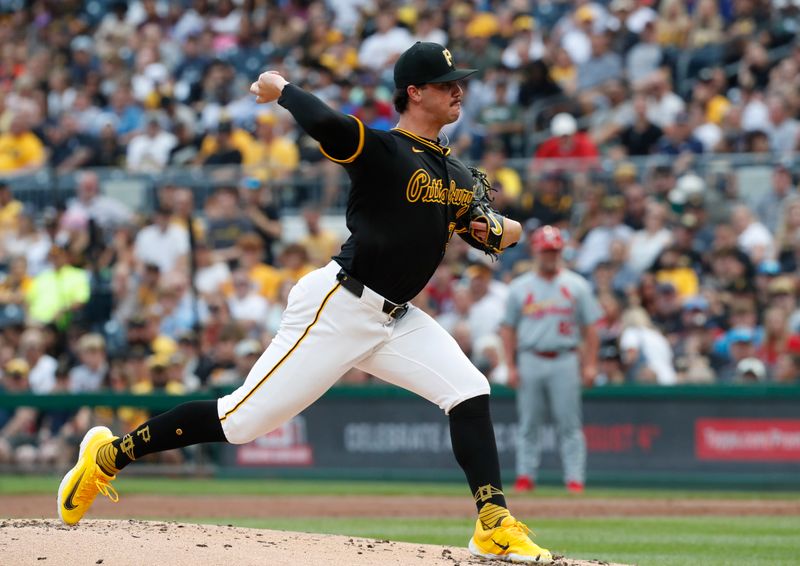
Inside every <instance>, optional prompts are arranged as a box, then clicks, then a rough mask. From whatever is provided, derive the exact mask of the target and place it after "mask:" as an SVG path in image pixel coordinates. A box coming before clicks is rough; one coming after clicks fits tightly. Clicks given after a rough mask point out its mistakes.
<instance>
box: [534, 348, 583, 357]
mask: <svg viewBox="0 0 800 566" xmlns="http://www.w3.org/2000/svg"><path fill="white" fill-rule="evenodd" d="M574 351H575V348H570V349H569V350H550V351H547V352H537V351H536V350H534V352H533V353H534V354H536V355H537V356H539V357H540V358H551V359H552V358H557V357H558V356H560V355H561V354H568V353H570V352H574Z"/></svg>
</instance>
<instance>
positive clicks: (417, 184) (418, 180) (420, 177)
mask: <svg viewBox="0 0 800 566" xmlns="http://www.w3.org/2000/svg"><path fill="white" fill-rule="evenodd" d="M430 182H431V176H430V175H429V174H428V172H427V171H425V169H417V170H416V171H414V174H413V175H411V179H409V180H408V186H407V187H406V199H408V202H417V201H418V200H419V197H420V195H421V194H422V191H423V190H424V189H425V188H426V187H427V186H428V183H430Z"/></svg>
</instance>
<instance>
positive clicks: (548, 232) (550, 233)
mask: <svg viewBox="0 0 800 566" xmlns="http://www.w3.org/2000/svg"><path fill="white" fill-rule="evenodd" d="M533 249H534V250H535V251H537V252H542V251H546V250H556V251H560V250H562V249H564V238H563V237H562V236H561V230H559V229H558V228H556V227H555V226H542V227H541V228H537V229H536V231H535V232H534V233H533Z"/></svg>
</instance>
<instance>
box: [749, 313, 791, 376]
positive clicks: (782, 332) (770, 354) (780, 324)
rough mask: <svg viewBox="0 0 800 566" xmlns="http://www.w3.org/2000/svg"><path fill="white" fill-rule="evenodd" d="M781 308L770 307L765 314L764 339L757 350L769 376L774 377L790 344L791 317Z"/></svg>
mask: <svg viewBox="0 0 800 566" xmlns="http://www.w3.org/2000/svg"><path fill="white" fill-rule="evenodd" d="M790 314H791V313H789V312H786V311H784V310H783V309H781V308H777V307H770V308H768V309H767V310H766V312H765V313H764V337H763V339H762V340H761V344H759V346H758V349H757V357H758V359H759V360H761V361H762V362H764V364H765V365H766V368H767V371H768V373H769V375H774V373H775V369H776V367H777V364H778V359H779V358H780V356H781V354H783V353H784V352H785V351H786V349H787V346H788V344H789V338H790V331H789V315H790Z"/></svg>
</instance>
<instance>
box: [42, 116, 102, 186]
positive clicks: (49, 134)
mask: <svg viewBox="0 0 800 566" xmlns="http://www.w3.org/2000/svg"><path fill="white" fill-rule="evenodd" d="M45 141H46V144H47V148H48V150H49V156H48V163H47V164H48V165H49V166H50V167H53V168H55V169H56V172H57V173H59V174H66V173H70V172H72V171H75V170H76V169H78V168H79V167H83V166H84V165H86V164H88V163H89V161H90V160H91V158H92V154H93V152H94V148H93V145H94V143H93V141H92V139H91V138H90V137H89V136H87V135H86V134H83V133H81V132H80V131H79V129H78V122H77V121H76V120H75V117H74V116H72V115H71V114H69V113H64V114H63V115H62V116H61V119H60V120H55V119H53V120H52V121H51V122H50V123H49V124H48V125H47V127H46V128H45Z"/></svg>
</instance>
